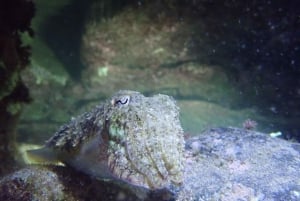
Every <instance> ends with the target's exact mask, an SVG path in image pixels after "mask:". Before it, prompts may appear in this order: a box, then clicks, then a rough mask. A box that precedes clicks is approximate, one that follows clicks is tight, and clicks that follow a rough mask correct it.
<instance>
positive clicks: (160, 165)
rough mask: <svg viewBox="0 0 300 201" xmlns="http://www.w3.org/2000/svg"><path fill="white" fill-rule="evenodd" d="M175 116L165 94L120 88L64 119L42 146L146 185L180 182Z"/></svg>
mask: <svg viewBox="0 0 300 201" xmlns="http://www.w3.org/2000/svg"><path fill="white" fill-rule="evenodd" d="M178 116H179V108H178V107H177V106H176V104H175V101H174V100H173V99H172V98H170V97H169V96H166V95H161V94H158V95H155V96H153V97H145V96H143V95H142V94H140V93H139V92H135V91H127V90H123V91H119V92H118V93H116V94H115V95H114V96H113V97H112V98H111V99H109V100H107V101H106V102H105V103H103V104H100V105H98V106H96V107H95V108H94V109H93V110H92V111H90V112H86V113H84V114H82V115H80V116H78V117H77V118H73V119H72V120H71V121H70V122H69V123H67V124H65V125H63V126H62V127H61V128H60V129H59V130H58V131H57V132H56V133H55V135H54V136H53V137H51V138H50V139H49V140H48V141H47V142H46V145H45V148H44V150H50V151H52V152H53V153H55V157H56V158H57V159H58V160H60V161H61V162H63V163H65V164H67V165H70V166H73V167H75V168H76V169H79V170H81V171H84V172H86V173H88V174H90V175H92V176H97V177H102V178H109V179H110V178H114V179H117V180H122V181H125V182H128V183H131V184H133V185H136V186H142V187H145V188H150V189H157V188H163V187H166V186H168V185H169V184H171V183H172V184H176V185H177V184H181V183H182V178H183V164H184V154H183V152H184V138H183V130H182V128H181V125H180V121H179V117H178Z"/></svg>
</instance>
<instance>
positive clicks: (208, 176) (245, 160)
mask: <svg viewBox="0 0 300 201" xmlns="http://www.w3.org/2000/svg"><path fill="white" fill-rule="evenodd" d="M299 152H300V144H298V143H292V142H289V141H285V140H282V139H279V138H273V137H270V136H269V135H267V134H264V133H259V132H255V131H250V130H244V129H238V128H231V127H229V128H213V129H209V130H207V131H205V132H203V133H201V135H199V136H197V137H193V138H191V139H189V140H187V142H186V153H185V154H186V165H185V176H184V184H183V188H182V190H181V192H180V193H179V194H178V197H177V199H178V200H220V201H221V200H224V201H225V200H274V201H275V200H276V201H277V200H292V201H296V200H300V172H299V168H300V155H299Z"/></svg>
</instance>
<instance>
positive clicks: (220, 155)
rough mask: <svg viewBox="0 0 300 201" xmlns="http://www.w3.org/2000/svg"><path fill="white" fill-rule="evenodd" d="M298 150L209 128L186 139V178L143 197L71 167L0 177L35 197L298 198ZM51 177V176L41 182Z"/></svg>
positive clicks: (0, 191) (11, 189)
mask: <svg viewBox="0 0 300 201" xmlns="http://www.w3.org/2000/svg"><path fill="white" fill-rule="evenodd" d="M299 152H300V144H298V143H292V142H289V141H285V140H282V139H279V138H272V137H270V136H269V135H267V134H264V133H259V132H255V131H251V130H244V129H238V128H213V129H209V130H207V131H205V132H203V133H202V134H200V135H199V136H197V137H192V138H190V139H188V140H187V142H186V146H185V169H184V181H183V184H182V185H181V186H180V188H177V189H174V188H173V187H172V186H170V187H166V188H162V189H158V190H150V191H148V192H147V193H146V194H145V196H144V197H143V198H142V197H141V196H139V195H137V194H136V193H139V192H138V191H136V192H133V191H132V190H131V189H130V188H128V186H126V185H119V184H117V183H115V182H113V180H98V179H95V178H92V177H89V176H87V175H85V174H83V173H81V172H79V171H76V170H74V169H73V168H70V167H60V166H56V167H55V166H45V167H40V166H38V167H29V168H25V169H23V170H20V171H18V172H15V173H13V174H11V175H8V176H6V177H5V178H3V179H2V180H0V198H18V197H20V196H27V197H29V198H30V199H27V200H33V199H32V196H33V195H36V194H39V193H40V192H41V191H43V192H44V195H46V196H48V195H49V196H50V195H54V194H56V195H55V196H56V197H52V198H57V199H56V200H60V199H61V200H68V201H72V200H80V201H81V200H82V201H83V200H100V201H101V200H106V201H107V200H127V201H128V200H147V201H154V200H178V201H204V200H205V201H207V200H220V201H226V200H231V201H235V200H258V201H264V200H271V201H272V200H273V201H278V200H290V201H297V200H299V199H300V172H299V168H300V156H299ZM24 175H27V176H26V178H27V179H24V178H25V176H24ZM28 175H29V176H28ZM57 177H59V180H57ZM30 178H31V179H30ZM33 178H36V179H33ZM49 179H50V182H45V181H49ZM32 183H33V184H32ZM47 185H48V186H47ZM32 186H39V188H34V187H32ZM29 189H30V191H29ZM62 191H63V192H64V193H65V194H64V195H61V192H62ZM54 192H55V193H54ZM60 196H61V197H60ZM1 200H3V199H1ZM4 200H5V199H4ZM10 200H16V199H10Z"/></svg>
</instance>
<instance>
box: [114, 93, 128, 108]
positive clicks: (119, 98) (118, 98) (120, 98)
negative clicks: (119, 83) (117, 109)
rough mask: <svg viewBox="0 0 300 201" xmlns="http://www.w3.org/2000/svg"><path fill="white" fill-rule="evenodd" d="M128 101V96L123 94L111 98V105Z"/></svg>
mask: <svg viewBox="0 0 300 201" xmlns="http://www.w3.org/2000/svg"><path fill="white" fill-rule="evenodd" d="M129 101H130V96H129V95H124V96H121V97H117V98H113V99H112V100H111V105H112V106H120V105H128V104H129Z"/></svg>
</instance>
